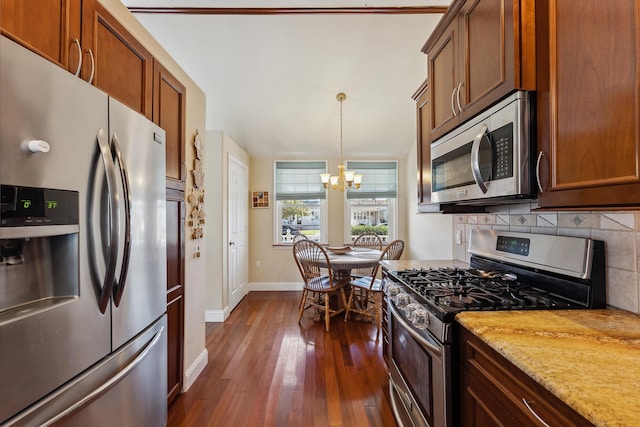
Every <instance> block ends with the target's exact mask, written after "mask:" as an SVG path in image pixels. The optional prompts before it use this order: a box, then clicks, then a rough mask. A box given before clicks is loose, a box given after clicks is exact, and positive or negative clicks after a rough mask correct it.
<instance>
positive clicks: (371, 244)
mask: <svg viewBox="0 0 640 427" xmlns="http://www.w3.org/2000/svg"><path fill="white" fill-rule="evenodd" d="M352 246H353V247H354V248H366V249H376V250H378V251H381V250H382V239H381V238H380V236H378V235H375V234H361V235H360V236H358V237H357V238H356V240H355V241H354V242H353V245H352ZM371 271H372V269H371V268H370V267H368V268H354V269H353V270H351V278H353V279H357V278H359V277H363V276H371Z"/></svg>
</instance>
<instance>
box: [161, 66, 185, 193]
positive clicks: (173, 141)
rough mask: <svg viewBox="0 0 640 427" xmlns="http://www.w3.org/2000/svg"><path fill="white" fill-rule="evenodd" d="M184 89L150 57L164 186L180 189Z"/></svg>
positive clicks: (183, 169) (182, 186)
mask: <svg viewBox="0 0 640 427" xmlns="http://www.w3.org/2000/svg"><path fill="white" fill-rule="evenodd" d="M185 97H186V89H185V87H184V85H183V84H182V83H180V81H179V80H178V79H176V78H175V77H174V76H172V75H171V73H169V72H168V71H167V69H166V68H165V67H163V66H162V64H160V62H158V61H157V60H154V61H153V121H154V122H155V123H156V124H157V125H158V126H160V127H161V128H163V129H164V130H165V132H166V147H167V188H173V189H177V190H183V191H184V187H185V180H186V165H185V159H184V156H185V142H184V134H185V111H186V99H185Z"/></svg>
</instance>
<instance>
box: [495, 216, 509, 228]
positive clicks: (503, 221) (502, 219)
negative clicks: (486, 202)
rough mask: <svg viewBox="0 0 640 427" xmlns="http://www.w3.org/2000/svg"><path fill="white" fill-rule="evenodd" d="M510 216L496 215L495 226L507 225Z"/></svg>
mask: <svg viewBox="0 0 640 427" xmlns="http://www.w3.org/2000/svg"><path fill="white" fill-rule="evenodd" d="M509 218H510V215H496V225H507V226H508V225H509Z"/></svg>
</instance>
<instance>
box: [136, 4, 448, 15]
mask: <svg viewBox="0 0 640 427" xmlns="http://www.w3.org/2000/svg"><path fill="white" fill-rule="evenodd" d="M128 9H129V11H130V12H132V13H171V14H184V15H287V14H290V15H293V14H332V15H336V14H354V13H358V14H359V13H378V14H425V13H445V12H446V11H447V9H448V6H416V7H414V6H405V7H135V6H131V7H129V8H128Z"/></svg>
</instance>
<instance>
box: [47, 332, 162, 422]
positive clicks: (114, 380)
mask: <svg viewBox="0 0 640 427" xmlns="http://www.w3.org/2000/svg"><path fill="white" fill-rule="evenodd" d="M163 332H164V326H162V327H161V328H160V330H158V332H156V334H155V335H154V337H153V339H152V340H151V341H149V343H148V344H147V345H146V347H144V348H143V349H142V350H141V351H140V352H139V353H138V355H137V356H136V358H135V359H133V360H132V361H131V363H129V364H128V365H127V366H126V367H125V368H124V369H122V370H120V371H118V373H117V374H115V375H114V376H112V377H111V378H109V379H108V380H107V381H105V382H104V383H103V384H102V385H101V386H99V387H97V388H96V389H94V390H92V391H91V392H90V393H89V394H87V395H85V396H83V397H82V398H81V399H80V400H78V401H77V402H75V403H73V404H72V405H71V406H69V407H68V408H66V409H65V410H63V411H61V412H60V413H58V414H57V415H56V416H54V417H53V418H50V419H49V420H47V421H45V422H44V423H42V424H41V426H42V427H46V426H50V425H53V424H55V423H58V422H59V421H61V420H63V419H64V418H65V417H68V416H69V415H71V414H73V413H74V412H76V411H77V410H79V409H82V408H84V407H85V406H87V405H88V404H89V403H91V402H93V401H94V400H96V399H97V398H99V397H100V396H102V395H103V394H105V393H106V392H107V391H109V390H110V389H111V388H113V387H114V386H115V385H116V384H118V383H119V382H120V381H122V380H123V379H124V378H125V377H126V376H127V375H129V374H130V373H131V372H132V371H133V370H134V369H135V368H136V367H137V366H138V365H139V364H140V363H142V361H143V360H144V359H145V358H146V357H147V355H148V354H149V352H150V351H151V350H152V349H153V347H155V346H156V345H157V344H158V341H160V338H161V337H162V333H163Z"/></svg>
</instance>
